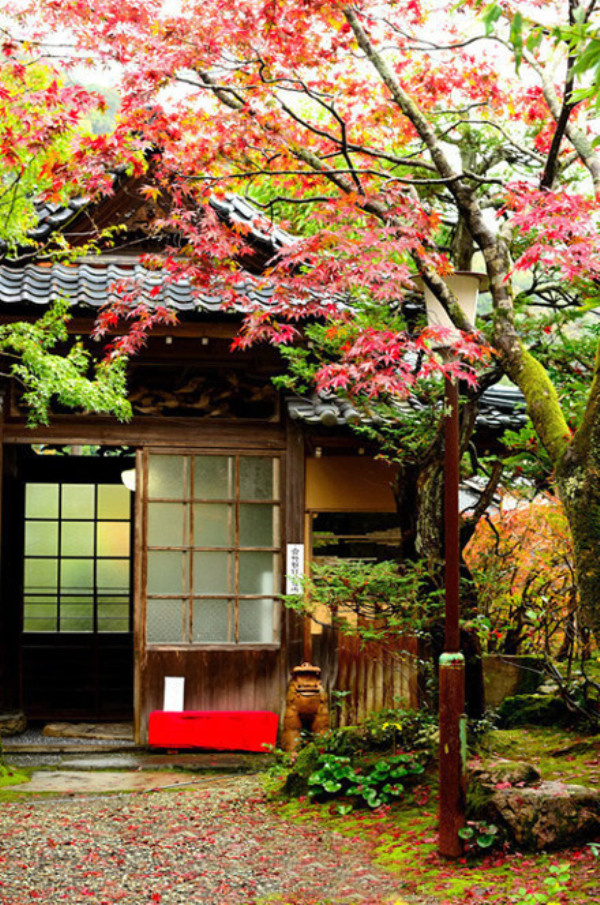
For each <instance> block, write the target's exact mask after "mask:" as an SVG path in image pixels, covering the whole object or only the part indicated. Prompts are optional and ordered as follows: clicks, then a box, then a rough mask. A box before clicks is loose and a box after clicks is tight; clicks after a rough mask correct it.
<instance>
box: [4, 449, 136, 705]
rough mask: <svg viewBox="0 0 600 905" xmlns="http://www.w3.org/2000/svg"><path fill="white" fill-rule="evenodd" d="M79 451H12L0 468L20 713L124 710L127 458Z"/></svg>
mask: <svg viewBox="0 0 600 905" xmlns="http://www.w3.org/2000/svg"><path fill="white" fill-rule="evenodd" d="M78 452H79V451H78ZM81 452H90V453H92V454H87V455H86V454H76V455H73V454H72V451H70V450H67V451H66V454H65V451H64V450H60V451H54V450H51V451H48V452H45V453H41V454H40V453H36V452H34V451H33V450H31V449H30V448H19V449H18V451H16V452H15V453H14V455H13V461H12V463H10V462H9V468H8V469H7V471H8V474H7V478H6V483H5V495H6V506H5V513H7V515H6V522H5V524H4V532H3V534H4V538H5V542H4V545H3V546H4V557H5V559H4V563H5V568H4V569H3V595H2V600H3V603H2V609H3V618H4V621H5V622H6V621H8V629H9V633H10V634H12V636H13V638H14V640H15V641H16V648H17V651H18V660H17V662H16V663H15V664H14V665H15V667H16V672H17V675H18V683H17V684H18V687H17V688H16V689H15V692H16V697H17V702H18V705H19V707H20V708H21V709H22V710H23V711H24V712H25V714H26V715H27V717H28V718H29V719H55V720H56V719H65V720H68V719H94V720H98V719H129V718H131V716H132V713H133V632H132V618H133V612H132V584H133V583H132V534H133V531H132V527H133V525H132V513H133V500H132V496H133V495H132V494H131V493H130V491H128V490H127V488H126V487H125V486H124V484H123V482H122V478H121V475H122V472H123V471H124V470H126V469H130V468H132V467H133V464H134V462H133V459H132V458H131V457H126V456H107V457H101V456H99V455H98V454H97V453H98V450H88V449H85V450H82V451H81ZM11 465H12V467H11Z"/></svg>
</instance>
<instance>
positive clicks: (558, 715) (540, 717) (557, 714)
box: [498, 694, 570, 729]
mask: <svg viewBox="0 0 600 905" xmlns="http://www.w3.org/2000/svg"><path fill="white" fill-rule="evenodd" d="M569 717H570V715H569V712H568V710H567V708H566V706H565V703H564V701H563V700H562V698H560V697H558V696H554V695H543V694H515V695H513V696H512V697H509V698H505V699H504V701H502V704H501V705H500V707H499V708H498V719H499V721H500V725H501V726H502V727H503V728H506V729H510V728H511V727H512V726H556V725H564V724H565V723H567V722H568V721H569Z"/></svg>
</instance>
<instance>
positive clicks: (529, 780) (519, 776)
mask: <svg viewBox="0 0 600 905" xmlns="http://www.w3.org/2000/svg"><path fill="white" fill-rule="evenodd" d="M467 775H468V781H469V782H476V783H479V784H480V785H482V786H486V787H488V788H495V787H496V786H497V785H498V784H499V783H510V785H511V786H517V785H519V786H531V785H533V784H534V783H536V782H539V780H540V779H541V775H540V773H539V771H538V770H536V768H535V767H534V766H533V765H532V764H528V763H526V762H525V761H517V760H504V759H503V758H498V759H497V760H484V761H471V762H470V763H469V764H468V765H467Z"/></svg>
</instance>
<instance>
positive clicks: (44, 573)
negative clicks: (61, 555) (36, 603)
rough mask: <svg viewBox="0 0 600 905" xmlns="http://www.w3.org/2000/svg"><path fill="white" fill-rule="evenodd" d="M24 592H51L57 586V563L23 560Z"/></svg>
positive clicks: (54, 590) (48, 560) (53, 561)
mask: <svg viewBox="0 0 600 905" xmlns="http://www.w3.org/2000/svg"><path fill="white" fill-rule="evenodd" d="M24 583H25V592H28V591H53V592H54V593H56V588H57V584H58V563H57V561H56V560H55V559H26V560H25V577H24Z"/></svg>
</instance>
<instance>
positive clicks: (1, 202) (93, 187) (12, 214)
mask: <svg viewBox="0 0 600 905" xmlns="http://www.w3.org/2000/svg"><path fill="white" fill-rule="evenodd" d="M0 52H1V57H0V258H1V259H2V260H4V261H7V262H11V263H15V262H17V261H19V262H23V261H26V260H28V259H30V258H32V257H37V258H40V257H45V258H46V259H52V258H57V257H58V258H59V259H60V260H63V261H64V260H68V259H69V257H70V256H71V255H72V254H73V249H71V248H69V246H68V244H67V243H66V241H65V240H64V238H63V237H62V235H61V234H60V232H59V231H55V232H52V231H51V230H46V231H44V230H42V232H41V234H40V233H39V230H36V228H37V227H38V225H39V217H40V212H45V213H46V214H48V213H52V211H55V210H56V209H57V208H58V207H60V205H65V204H68V203H69V202H70V201H72V199H73V198H74V197H75V198H77V197H79V198H82V197H83V196H85V197H89V198H92V197H94V195H96V194H98V193H101V192H103V191H104V192H106V191H110V190H111V189H112V184H113V176H112V175H111V172H110V170H111V169H114V168H115V167H124V166H129V167H130V168H132V169H135V168H138V169H139V168H140V167H141V159H142V158H141V155H140V152H139V150H136V148H135V147H134V146H133V145H128V146H125V145H123V144H119V143H116V142H113V140H112V137H111V136H106V135H102V134H100V135H95V134H94V132H93V129H92V119H91V118H92V117H93V115H94V114H96V113H102V112H103V111H104V109H105V106H106V105H105V101H104V98H103V96H102V95H101V94H99V93H98V92H96V91H91V90H88V89H86V88H84V87H82V86H80V85H77V84H73V83H69V82H68V81H67V80H66V79H65V78H64V76H63V74H62V73H61V72H59V71H58V69H57V67H56V66H54V65H52V63H51V62H49V61H42V60H41V59H40V52H39V48H38V47H36V46H35V44H30V43H28V42H18V43H17V42H15V41H13V40H12V39H11V38H10V36H9V35H8V34H4V35H2V34H1V33H0ZM101 238H102V236H101V235H99V236H98V240H99V239H101ZM89 250H90V246H87V247H85V248H79V249H78V252H79V253H82V252H85V251H89ZM70 319H71V316H70V313H69V303H68V300H61V301H59V302H58V303H57V304H56V305H54V306H52V307H51V308H50V309H49V310H48V311H47V312H46V313H45V314H44V316H43V317H42V318H40V319H39V320H38V321H37V322H36V323H27V322H20V321H16V322H11V323H6V324H3V325H2V326H1V327H0V354H1V356H2V371H3V373H2V376H3V377H9V378H10V379H13V380H16V381H17V382H18V383H19V384H20V386H21V388H22V390H23V395H22V399H23V402H24V404H25V405H26V406H27V409H28V421H29V423H30V424H31V425H35V424H39V423H47V421H48V418H49V414H50V410H51V406H52V402H58V403H59V404H61V405H64V406H67V407H71V408H83V409H84V410H86V411H94V412H107V413H111V414H113V415H115V416H116V417H118V418H119V419H121V420H126V419H127V418H128V417H130V415H131V407H130V405H129V403H128V402H127V399H126V368H127V359H128V356H127V354H126V350H125V349H123V350H121V351H120V354H118V355H115V356H113V357H111V358H105V357H104V356H103V355H97V356H96V357H95V358H94V357H93V356H92V354H91V353H90V350H89V349H87V350H86V349H85V348H84V346H83V344H82V342H81V341H80V340H75V341H72V339H70V338H69V335H68V328H67V325H68V323H69V321H70Z"/></svg>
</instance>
